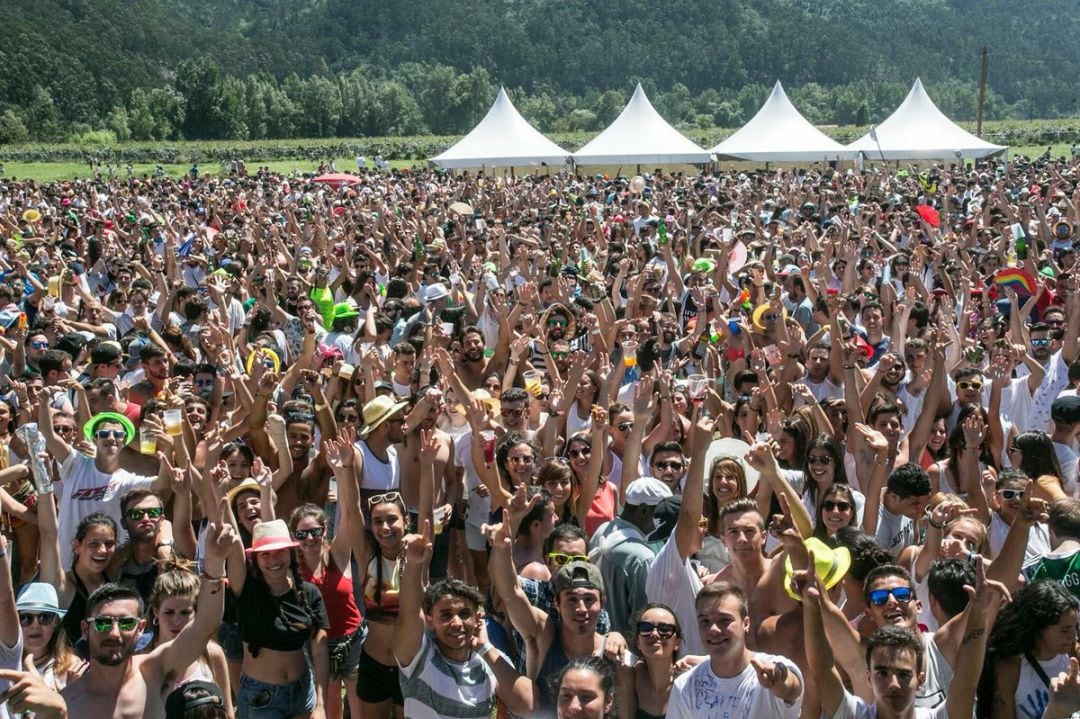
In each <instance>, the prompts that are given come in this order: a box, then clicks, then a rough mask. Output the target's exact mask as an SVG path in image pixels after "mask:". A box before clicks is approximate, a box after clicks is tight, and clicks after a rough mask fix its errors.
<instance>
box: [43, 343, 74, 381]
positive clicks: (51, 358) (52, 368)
mask: <svg viewBox="0 0 1080 719" xmlns="http://www.w3.org/2000/svg"><path fill="white" fill-rule="evenodd" d="M37 365H38V369H39V370H41V377H42V379H43V380H44V381H45V386H46V387H52V386H53V385H55V384H57V383H59V382H60V380H62V379H66V378H68V377H70V376H71V355H69V354H68V353H67V352H64V351H63V350H45V351H44V352H42V353H41V357H39V358H38V363H37Z"/></svg>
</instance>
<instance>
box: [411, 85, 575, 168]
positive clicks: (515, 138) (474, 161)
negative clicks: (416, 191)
mask: <svg viewBox="0 0 1080 719" xmlns="http://www.w3.org/2000/svg"><path fill="white" fill-rule="evenodd" d="M569 155H570V153H568V152H567V151H566V150H564V149H562V148H561V147H559V146H558V145H556V144H555V143H554V142H552V141H551V140H549V139H547V138H546V137H544V136H543V135H541V134H540V131H539V130H537V129H536V128H535V127H533V126H532V125H530V124H529V123H528V121H526V120H525V118H524V117H522V116H521V113H519V112H518V111H517V108H516V107H514V103H512V102H511V101H510V96H509V95H507V94H506V90H505V89H504V88H499V95H498V97H496V98H495V102H494V104H492V106H491V109H490V110H488V112H487V114H486V115H484V119H483V120H481V121H480V123H479V124H478V125H477V126H476V127H474V128H473V129H472V132H470V133H469V134H468V135H466V136H465V137H463V138H461V139H460V140H459V141H458V142H457V144H455V145H454V146H453V147H451V148H449V149H448V150H446V152H444V153H442V154H441V155H439V156H438V157H433V158H432V159H431V162H432V163H434V164H435V165H437V166H439V167H444V168H449V169H460V168H468V167H535V166H538V165H541V164H547V165H558V166H562V165H564V164H566V160H567V158H568V157H569Z"/></svg>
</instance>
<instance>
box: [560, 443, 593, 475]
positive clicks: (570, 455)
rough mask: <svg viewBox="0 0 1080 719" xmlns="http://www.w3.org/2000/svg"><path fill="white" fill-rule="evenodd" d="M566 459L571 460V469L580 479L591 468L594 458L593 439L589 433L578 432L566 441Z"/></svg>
mask: <svg viewBox="0 0 1080 719" xmlns="http://www.w3.org/2000/svg"><path fill="white" fill-rule="evenodd" d="M566 458H567V459H568V460H570V469H572V470H573V472H574V474H575V475H577V476H578V477H580V476H581V475H582V474H583V473H584V472H585V470H586V469H587V468H588V466H589V460H590V459H591V458H592V439H591V438H590V437H589V433H588V432H578V433H577V434H574V435H571V437H570V439H568V440H567V441H566Z"/></svg>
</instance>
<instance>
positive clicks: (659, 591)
mask: <svg viewBox="0 0 1080 719" xmlns="http://www.w3.org/2000/svg"><path fill="white" fill-rule="evenodd" d="M703 586H704V585H703V584H702V583H701V577H699V576H698V573H697V572H696V571H694V568H693V567H692V566H691V565H690V560H689V559H683V558H682V557H680V556H679V548H678V546H677V544H676V542H675V531H674V530H672V533H671V536H670V537H669V538H668V540H667V542H666V543H665V544H664V548H663V549H661V550H660V552H659V553H658V554H657V555H656V559H654V560H653V563H652V566H651V567H649V576H648V578H647V579H646V580H645V596H646V597H647V598H648V600H649V601H650V602H663V603H664V604H666V605H668V606H669V607H671V611H673V612H674V613H675V616H676V617H678V618H679V623H680V624H681V625H682V626H684V627H697V608H696V607H695V606H694V600H695V599H696V598H697V594H698V592H700V591H701V588H702V587H703ZM683 653H684V654H706V653H707V652H706V651H705V642H703V641H701V634H700V633H698V632H697V631H696V630H695V629H690V630H689V631H685V632H684V637H683ZM670 711H671V709H670V705H669V708H668V712H669V713H670Z"/></svg>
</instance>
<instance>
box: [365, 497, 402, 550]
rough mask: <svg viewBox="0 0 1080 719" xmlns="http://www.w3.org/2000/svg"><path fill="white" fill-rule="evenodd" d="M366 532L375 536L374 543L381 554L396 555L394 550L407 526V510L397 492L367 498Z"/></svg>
mask: <svg viewBox="0 0 1080 719" xmlns="http://www.w3.org/2000/svg"><path fill="white" fill-rule="evenodd" d="M367 504H368V514H369V515H370V517H371V521H370V522H369V523H368V528H367V529H368V532H370V533H371V535H372V536H373V537H374V538H375V543H376V544H377V545H378V547H379V550H380V551H381V552H382V553H383V554H388V555H390V556H396V554H395V550H396V548H397V547H398V546H399V545H400V544H401V539H402V538H403V537H404V536H405V529H406V528H407V526H408V517H409V515H408V512H407V511H406V510H405V501H404V500H403V499H402V498H401V495H400V494H399V493H397V492H386V493H385V494H377V495H375V496H374V497H369V498H368V503H367Z"/></svg>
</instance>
